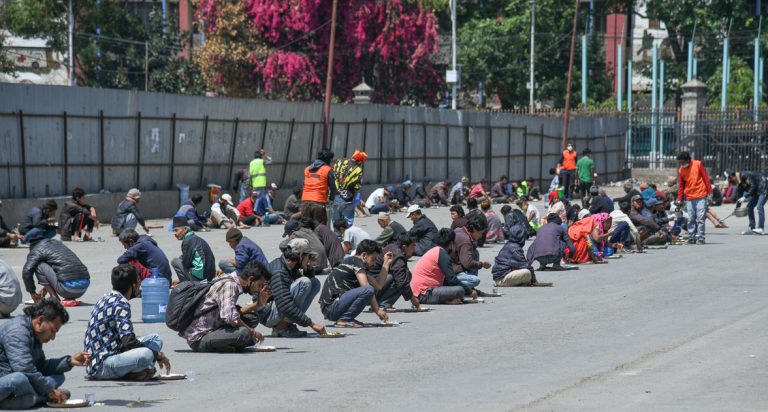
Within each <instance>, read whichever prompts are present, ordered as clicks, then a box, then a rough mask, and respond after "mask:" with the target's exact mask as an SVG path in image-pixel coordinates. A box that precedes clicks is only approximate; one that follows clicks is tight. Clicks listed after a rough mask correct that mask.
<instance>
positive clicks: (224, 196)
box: [221, 193, 235, 206]
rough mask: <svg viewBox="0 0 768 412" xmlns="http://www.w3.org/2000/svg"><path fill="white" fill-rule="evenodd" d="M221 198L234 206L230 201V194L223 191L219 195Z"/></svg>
mask: <svg viewBox="0 0 768 412" xmlns="http://www.w3.org/2000/svg"><path fill="white" fill-rule="evenodd" d="M221 199H222V200H224V201H225V202H227V204H228V205H230V206H234V205H235V204H234V203H233V202H232V196H230V195H229V193H224V194H223V195H221Z"/></svg>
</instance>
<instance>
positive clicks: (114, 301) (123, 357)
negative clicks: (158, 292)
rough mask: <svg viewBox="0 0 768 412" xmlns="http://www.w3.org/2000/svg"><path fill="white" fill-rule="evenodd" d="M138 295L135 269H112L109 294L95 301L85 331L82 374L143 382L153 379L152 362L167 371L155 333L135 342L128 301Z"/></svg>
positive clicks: (164, 358)
mask: <svg viewBox="0 0 768 412" xmlns="http://www.w3.org/2000/svg"><path fill="white" fill-rule="evenodd" d="M140 293H141V279H140V278H139V275H138V272H137V271H136V268H135V267H134V266H132V265H131V264H128V263H124V264H122V265H119V266H115V267H114V268H113V269H112V291H111V292H109V293H107V294H106V295H104V296H103V297H102V298H101V299H99V301H98V303H96V306H95V307H94V308H93V311H91V320H89V321H88V328H87V329H86V330H85V351H86V352H88V353H90V354H92V355H93V360H92V361H91V364H90V365H88V367H87V368H86V370H85V372H86V375H87V376H88V377H89V378H91V379H97V380H111V379H124V380H137V381H145V380H149V379H152V377H154V375H155V362H157V363H158V364H159V365H160V366H162V367H164V368H165V369H166V370H167V371H170V370H171V363H170V361H169V360H168V358H166V357H165V355H164V354H163V352H161V350H162V349H163V341H162V339H160V335H158V334H156V333H152V334H149V335H147V336H144V337H142V338H141V339H138V338H137V337H136V333H135V332H134V330H133V323H132V322H131V304H130V303H128V301H129V300H131V299H133V298H135V297H137V296H138V295H139V294H140Z"/></svg>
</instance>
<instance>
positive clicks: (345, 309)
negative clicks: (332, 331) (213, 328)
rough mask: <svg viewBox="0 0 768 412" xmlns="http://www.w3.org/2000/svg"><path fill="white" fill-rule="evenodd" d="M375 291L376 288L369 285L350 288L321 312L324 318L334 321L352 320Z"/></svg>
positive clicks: (366, 304)
mask: <svg viewBox="0 0 768 412" xmlns="http://www.w3.org/2000/svg"><path fill="white" fill-rule="evenodd" d="M375 293H376V289H374V288H373V286H371V285H365V286H360V287H359V288H355V289H350V290H348V291H346V292H344V294H342V295H341V296H339V298H338V299H336V300H335V301H334V302H333V303H331V304H330V305H328V306H326V307H325V310H324V311H323V314H324V315H325V318H326V319H328V320H330V321H334V322H336V321H338V320H340V321H343V322H349V321H352V320H354V319H355V318H356V317H357V315H359V314H360V313H362V311H363V309H365V307H366V306H368V304H369V303H370V302H371V298H373V295H374V294H375Z"/></svg>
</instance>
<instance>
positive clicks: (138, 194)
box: [128, 187, 141, 199]
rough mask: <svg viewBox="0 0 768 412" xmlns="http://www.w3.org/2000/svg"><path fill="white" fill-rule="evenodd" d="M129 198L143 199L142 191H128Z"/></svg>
mask: <svg viewBox="0 0 768 412" xmlns="http://www.w3.org/2000/svg"><path fill="white" fill-rule="evenodd" d="M128 197H130V198H132V199H141V191H140V190H139V189H136V188H135V187H134V188H133V189H131V190H129V191H128Z"/></svg>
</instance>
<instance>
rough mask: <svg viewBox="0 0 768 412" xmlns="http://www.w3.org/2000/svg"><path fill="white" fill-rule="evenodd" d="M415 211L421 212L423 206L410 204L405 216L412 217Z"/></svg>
mask: <svg viewBox="0 0 768 412" xmlns="http://www.w3.org/2000/svg"><path fill="white" fill-rule="evenodd" d="M414 212H421V208H420V207H419V205H410V206H408V214H407V215H406V216H405V217H411V214H413V213H414Z"/></svg>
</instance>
